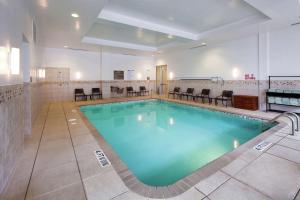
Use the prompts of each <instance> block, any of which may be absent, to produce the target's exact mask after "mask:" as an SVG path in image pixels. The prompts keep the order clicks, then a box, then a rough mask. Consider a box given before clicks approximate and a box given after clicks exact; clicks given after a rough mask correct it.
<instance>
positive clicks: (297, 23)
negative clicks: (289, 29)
mask: <svg viewBox="0 0 300 200" xmlns="http://www.w3.org/2000/svg"><path fill="white" fill-rule="evenodd" d="M297 25H300V22H296V23H293V24H291V26H297Z"/></svg>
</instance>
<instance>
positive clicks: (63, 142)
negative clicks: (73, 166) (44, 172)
mask: <svg viewBox="0 0 300 200" xmlns="http://www.w3.org/2000/svg"><path fill="white" fill-rule="evenodd" d="M58 148H62V149H67V148H73V146H72V142H71V138H70V137H69V138H63V139H57V140H50V141H45V142H43V143H41V145H40V149H39V151H45V150H52V149H58Z"/></svg>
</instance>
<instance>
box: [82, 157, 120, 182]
mask: <svg viewBox="0 0 300 200" xmlns="http://www.w3.org/2000/svg"><path fill="white" fill-rule="evenodd" d="M78 164H79V168H80V173H81V177H82V179H83V180H85V179H86V178H89V177H91V176H95V175H98V174H102V173H106V172H108V171H111V170H114V169H113V167H112V166H107V167H102V166H101V165H100V163H99V162H98V160H97V159H96V156H95V155H94V156H86V157H84V156H82V157H80V159H78Z"/></svg>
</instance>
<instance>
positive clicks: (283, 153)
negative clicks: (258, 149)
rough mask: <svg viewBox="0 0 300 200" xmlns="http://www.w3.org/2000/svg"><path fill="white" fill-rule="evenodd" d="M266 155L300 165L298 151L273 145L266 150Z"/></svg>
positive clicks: (299, 153) (299, 152)
mask: <svg viewBox="0 0 300 200" xmlns="http://www.w3.org/2000/svg"><path fill="white" fill-rule="evenodd" d="M268 153H270V154H272V155H275V156H278V157H280V158H283V159H287V160H290V161H293V162H296V163H298V164H300V151H297V150H294V149H291V148H288V147H284V146H280V145H275V146H273V147H272V148H270V149H269V150H268Z"/></svg>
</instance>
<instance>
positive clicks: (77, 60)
mask: <svg viewBox="0 0 300 200" xmlns="http://www.w3.org/2000/svg"><path fill="white" fill-rule="evenodd" d="M42 66H43V67H55V68H70V73H71V74H70V78H71V80H77V79H76V73H77V72H80V73H81V79H80V80H99V79H100V77H101V75H100V68H101V56H100V52H87V51H75V50H70V49H54V48H45V49H44V56H43V61H42Z"/></svg>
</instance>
